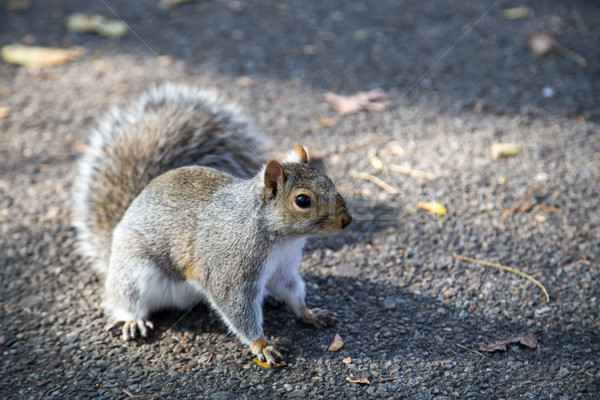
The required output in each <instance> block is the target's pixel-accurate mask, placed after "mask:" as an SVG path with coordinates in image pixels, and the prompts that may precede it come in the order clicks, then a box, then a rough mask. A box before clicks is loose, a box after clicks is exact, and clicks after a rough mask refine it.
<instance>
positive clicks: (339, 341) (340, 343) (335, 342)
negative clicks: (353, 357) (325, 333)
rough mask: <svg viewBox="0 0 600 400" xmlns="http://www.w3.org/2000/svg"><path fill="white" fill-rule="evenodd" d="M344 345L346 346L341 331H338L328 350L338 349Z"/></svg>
mask: <svg viewBox="0 0 600 400" xmlns="http://www.w3.org/2000/svg"><path fill="white" fill-rule="evenodd" d="M342 347H344V340H343V339H342V337H341V336H340V335H339V333H336V334H335V336H334V338H333V342H331V344H330V345H329V348H328V349H327V351H338V350H339V349H341V348H342Z"/></svg>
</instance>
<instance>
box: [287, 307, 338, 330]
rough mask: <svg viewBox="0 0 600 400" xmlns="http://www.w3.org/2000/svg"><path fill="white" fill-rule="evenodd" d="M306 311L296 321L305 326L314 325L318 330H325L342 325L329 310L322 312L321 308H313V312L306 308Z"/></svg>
mask: <svg viewBox="0 0 600 400" xmlns="http://www.w3.org/2000/svg"><path fill="white" fill-rule="evenodd" d="M304 311H305V312H304V315H303V316H301V317H299V318H296V320H298V321H300V322H303V323H305V324H309V325H314V326H315V327H317V328H325V327H327V326H334V325H337V324H339V323H340V319H339V318H338V317H337V316H336V315H335V314H334V313H331V312H329V311H327V310H322V309H320V308H313V309H312V310H311V309H308V308H305V310H304Z"/></svg>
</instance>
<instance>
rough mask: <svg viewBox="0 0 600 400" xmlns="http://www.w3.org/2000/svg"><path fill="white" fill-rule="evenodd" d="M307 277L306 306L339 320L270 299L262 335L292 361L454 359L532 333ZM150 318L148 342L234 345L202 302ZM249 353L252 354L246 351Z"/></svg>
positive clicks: (433, 302)
mask: <svg viewBox="0 0 600 400" xmlns="http://www.w3.org/2000/svg"><path fill="white" fill-rule="evenodd" d="M305 277H306V281H307V284H308V286H309V289H308V290H307V304H308V305H309V306H311V307H319V308H323V309H327V310H328V311H333V312H334V313H335V314H337V316H338V317H339V318H340V323H339V324H338V325H336V326H334V327H327V328H324V329H317V328H314V327H312V326H309V325H305V324H302V323H299V322H296V321H295V320H294V318H293V314H292V311H291V309H290V308H289V307H288V306H287V305H285V304H281V305H273V304H272V303H271V302H266V304H265V305H264V307H263V310H264V324H263V326H264V330H265V334H266V336H267V337H269V338H270V339H271V342H272V343H273V344H275V345H276V346H278V347H279V348H280V349H283V351H284V357H285V359H286V362H287V363H288V364H294V363H295V362H297V361H299V359H306V358H308V359H331V360H338V359H339V360H341V359H342V358H345V357H351V358H352V359H361V358H369V359H371V360H376V361H384V360H394V359H398V358H400V359H405V358H408V357H415V356H416V357H423V358H432V359H438V358H440V357H454V356H456V355H457V353H459V352H462V350H461V348H459V347H458V346H457V345H456V343H458V344H460V345H462V346H464V347H466V348H472V349H475V348H476V347H477V344H478V343H480V342H485V341H493V340H497V339H506V338H508V337H512V336H515V335H517V334H522V333H525V332H526V331H527V329H528V328H527V327H525V326H524V325H522V324H521V323H518V322H515V321H512V320H509V319H507V318H501V317H499V318H497V319H492V318H490V317H488V316H484V315H474V314H468V313H467V314H468V315H465V310H464V308H460V307H455V306H454V305H452V304H451V303H449V302H447V301H444V300H443V299H442V298H440V299H437V298H433V297H431V296H426V295H422V294H415V293H412V292H410V291H407V290H405V289H401V288H398V287H396V286H393V285H387V284H382V283H376V282H371V281H365V280H361V279H353V278H347V277H330V276H322V275H307V276H305ZM153 321H154V322H155V324H156V326H157V327H156V329H155V331H154V332H153V333H152V335H151V336H150V337H149V340H148V341H149V343H155V342H158V341H160V340H163V339H164V336H165V334H166V332H167V331H174V332H176V333H181V332H190V333H193V334H195V335H196V336H200V337H201V336H202V335H204V334H217V335H218V336H221V335H222V337H223V339H224V340H227V341H231V345H233V344H234V342H237V338H235V337H234V336H233V335H231V334H229V333H228V330H227V328H226V326H225V325H224V324H223V323H222V322H221V321H220V319H219V317H218V316H217V314H216V312H214V311H212V310H211V308H210V307H209V306H208V305H207V304H205V303H200V304H198V305H196V306H195V307H194V308H192V309H191V310H189V311H187V312H173V311H164V312H160V313H156V314H154V315H153ZM336 333H338V334H340V335H341V337H342V338H343V340H344V346H343V348H342V349H341V350H340V351H339V352H330V351H328V346H329V345H330V344H331V342H332V340H333V338H334V335H335V334H336ZM226 337H227V339H225V338H226ZM218 340H220V339H218ZM203 342H204V341H203ZM203 342H198V344H197V346H203V345H204V344H203ZM238 343H239V342H238ZM228 346H229V345H228ZM238 347H239V349H238V351H236V353H238V354H242V353H241V352H244V351H246V349H245V346H243V345H242V344H239V345H238ZM205 350H206V351H211V349H210V348H206V349H202V348H200V349H198V351H199V352H201V353H202V352H204V351H205ZM245 354H246V356H247V357H248V358H250V357H251V355H250V353H249V352H246V353H245ZM489 357H494V355H490V356H489ZM502 357H505V356H504V355H502ZM511 357H513V358H523V359H526V360H531V358H534V359H537V358H538V357H545V355H543V356H542V353H541V352H537V353H536V352H535V351H529V350H526V351H520V350H516V351H512V353H511Z"/></svg>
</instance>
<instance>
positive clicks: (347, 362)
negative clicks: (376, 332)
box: [342, 357, 352, 364]
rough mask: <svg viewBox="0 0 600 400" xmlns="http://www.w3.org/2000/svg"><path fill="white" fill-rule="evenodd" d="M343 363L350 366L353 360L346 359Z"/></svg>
mask: <svg viewBox="0 0 600 400" xmlns="http://www.w3.org/2000/svg"><path fill="white" fill-rule="evenodd" d="M342 362H343V363H344V364H350V363H351V362H352V358H350V357H346V358H344V359H343V360H342Z"/></svg>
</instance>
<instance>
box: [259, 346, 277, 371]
mask: <svg viewBox="0 0 600 400" xmlns="http://www.w3.org/2000/svg"><path fill="white" fill-rule="evenodd" d="M252 352H253V353H254V355H255V356H256V358H258V360H259V361H262V362H266V363H267V364H269V367H273V366H274V365H275V364H278V363H281V360H283V356H282V355H281V353H280V352H279V351H278V350H277V349H276V348H275V347H273V346H267V347H264V348H255V349H252Z"/></svg>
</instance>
